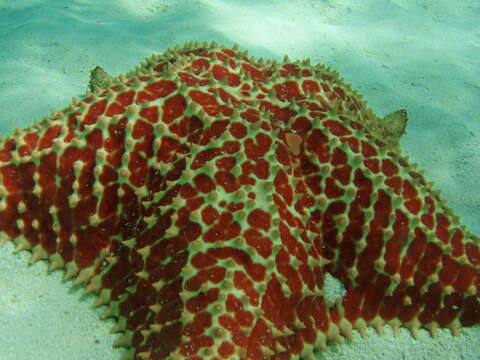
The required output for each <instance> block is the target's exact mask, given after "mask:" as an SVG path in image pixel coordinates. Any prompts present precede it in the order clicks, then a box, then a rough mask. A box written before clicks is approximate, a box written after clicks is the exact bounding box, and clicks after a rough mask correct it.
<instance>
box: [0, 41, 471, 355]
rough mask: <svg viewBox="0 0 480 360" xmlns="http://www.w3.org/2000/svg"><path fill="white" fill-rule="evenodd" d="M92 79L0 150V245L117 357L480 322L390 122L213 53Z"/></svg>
mask: <svg viewBox="0 0 480 360" xmlns="http://www.w3.org/2000/svg"><path fill="white" fill-rule="evenodd" d="M96 74H97V75H98V76H99V77H101V81H100V82H98V84H99V85H100V86H97V87H95V88H94V89H93V92H90V93H88V94H87V95H86V96H85V97H84V98H83V99H81V100H78V99H74V100H73V102H72V104H71V105H70V106H68V107H67V108H65V109H64V110H62V111H60V112H55V111H54V112H53V114H52V116H50V117H48V118H46V119H44V120H43V121H41V122H38V123H36V124H34V125H33V126H31V127H29V128H26V129H24V130H17V131H15V133H14V134H13V135H10V136H8V137H6V138H5V139H3V140H2V141H1V142H0V180H1V181H0V232H1V235H2V237H1V238H0V244H2V243H3V242H6V241H13V242H14V243H15V244H16V246H17V249H19V250H22V249H27V250H29V251H31V252H32V260H33V261H36V260H40V259H45V260H47V261H48V262H49V264H50V268H51V269H57V268H64V269H65V270H66V278H75V282H76V283H85V284H86V290H87V291H89V292H95V293H98V301H97V304H98V305H101V304H106V305H107V306H108V310H107V311H106V313H105V316H113V317H115V318H116V319H117V325H116V327H115V329H114V331H116V332H122V333H123V335H122V337H121V338H120V339H119V341H118V344H119V345H123V346H125V347H126V348H127V349H128V350H127V355H126V358H127V359H150V360H160V359H172V360H173V359H177V360H180V359H189V360H201V359H255V360H259V359H272V360H273V359H299V358H301V359H314V353H315V352H316V351H321V350H322V349H325V348H326V346H327V342H328V341H332V340H333V341H337V342H341V341H342V339H343V337H344V336H346V337H351V336H352V330H353V329H356V330H358V331H359V332H360V333H362V334H363V333H364V332H365V328H366V327H367V326H373V327H375V328H376V329H377V330H378V331H380V330H381V328H382V327H383V326H384V325H385V324H389V325H391V326H393V327H394V328H397V327H399V326H406V327H408V328H409V329H410V330H411V331H412V332H413V333H415V332H416V330H417V329H419V328H420V327H423V328H427V329H429V330H430V331H431V332H434V331H435V329H436V328H438V327H446V328H450V329H451V330H452V331H453V332H457V330H458V329H459V328H460V327H461V326H470V325H474V324H477V323H479V322H480V303H479V298H480V276H479V265H480V250H479V240H478V238H475V237H474V236H473V235H471V234H469V233H468V232H467V231H466V230H465V229H464V227H463V226H462V225H460V223H459V220H458V218H456V217H455V216H453V215H452V213H451V211H450V210H449V209H448V208H447V207H446V206H445V204H444V203H443V202H442V201H441V200H440V199H439V196H438V195H437V193H436V192H435V191H434V190H432V187H431V184H429V183H427V182H426V181H425V180H424V177H423V175H422V174H421V173H420V172H417V171H416V170H415V167H414V166H411V165H409V163H408V161H407V159H405V158H403V157H402V156H401V155H400V151H399V146H398V139H399V137H400V135H401V134H402V133H403V131H404V127H405V124H406V115H405V113H404V112H403V111H399V112H396V113H394V114H392V115H390V116H388V117H386V118H385V119H380V118H378V117H377V116H376V115H375V114H374V113H373V112H372V111H371V110H370V109H369V108H368V107H367V105H366V102H364V101H363V100H362V99H361V96H360V95H359V94H358V93H356V92H355V91H354V90H352V88H351V87H350V86H349V85H346V84H345V83H344V82H343V80H342V79H341V78H340V77H339V75H338V74H337V73H336V72H334V71H332V70H331V69H329V68H327V67H325V66H323V65H316V66H312V65H310V63H309V61H297V62H292V61H290V60H289V59H288V58H285V60H284V62H283V63H277V62H275V61H267V62H266V63H264V62H263V60H262V59H258V60H255V59H253V58H249V57H248V56H247V55H246V53H245V52H242V51H239V50H238V48H237V47H233V48H226V47H223V46H218V45H217V44H215V43H212V44H204V45H202V44H198V43H189V44H187V45H186V46H185V47H184V48H179V47H176V48H175V49H170V50H167V51H166V52H165V53H164V54H162V55H155V56H152V57H151V58H148V59H147V60H146V61H145V62H144V63H142V64H141V66H139V67H137V68H136V69H135V70H134V71H133V72H131V73H129V74H127V75H126V76H124V75H120V76H118V77H117V78H113V79H110V78H108V76H101V75H102V74H100V73H96ZM103 75H104V74H103ZM325 273H329V274H331V275H332V276H333V277H335V278H337V279H338V280H340V281H341V282H342V283H343V284H344V286H345V288H346V294H345V296H343V298H341V299H339V301H337V302H336V303H335V304H333V305H329V304H327V303H326V301H325V296H324V289H323V282H324V275H325Z"/></svg>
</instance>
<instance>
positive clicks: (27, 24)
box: [0, 0, 480, 360]
mask: <svg viewBox="0 0 480 360" xmlns="http://www.w3.org/2000/svg"><path fill="white" fill-rule="evenodd" d="M99 3H101V4H99ZM340 3H341V4H340ZM479 22H480V5H479V3H478V1H477V0H470V1H462V2H461V4H460V5H459V4H458V2H452V1H445V0H437V1H427V0H425V1H414V0H408V1H407V0H396V1H393V0H391V1H386V0H376V1H374V0H367V1H363V0H357V1H353V0H347V1H343V2H338V1H315V0H311V1H306V0H304V1H245V0H230V1H227V0H224V1H219V0H216V1H208V0H205V1H195V0H189V1H185V0H183V1H178V0H177V1H159V0H157V1H154V0H149V1H143V2H142V5H138V1H133V0H132V1H129V0H122V1H102V2H99V1H58V0H49V1H36V0H30V1H21V0H20V1H6V0H0V109H2V111H1V112H0V133H1V134H2V135H6V134H8V133H10V132H12V131H13V129H15V128H22V127H25V126H28V125H30V124H31V123H32V122H33V121H35V120H38V119H40V118H41V117H42V116H45V115H47V114H48V111H49V110H50V109H51V108H56V109H59V108H62V107H64V106H65V105H67V104H68V103H69V102H70V101H71V98H72V96H79V95H81V94H82V93H83V92H84V91H85V88H86V85H87V82H88V77H89V72H90V70H91V69H92V68H93V67H95V66H96V65H100V66H102V67H104V68H105V69H106V70H107V71H108V72H109V73H111V74H112V75H115V74H118V73H121V72H126V71H128V70H130V69H132V68H133V67H134V66H135V65H136V64H137V63H139V62H140V61H141V60H143V59H144V58H145V57H146V56H149V55H151V54H152V53H157V52H162V51H163V50H164V49H165V48H167V47H173V46H174V45H176V44H180V45H183V44H184V43H185V42H187V41H191V40H199V41H204V40H208V41H211V40H215V41H217V42H218V43H221V44H226V45H230V46H231V45H233V43H238V44H239V45H240V47H241V48H243V49H248V50H249V54H250V55H254V56H258V57H260V56H262V57H264V58H275V59H277V60H281V59H282V58H283V55H284V54H286V53H287V54H288V55H289V56H290V58H292V59H297V58H306V57H310V58H311V59H312V62H313V63H316V62H321V63H326V64H329V65H330V66H332V67H334V68H335V69H337V70H338V71H340V73H341V74H342V76H344V77H345V78H346V79H347V81H348V82H350V83H352V84H353V86H354V87H355V88H356V89H357V90H358V91H360V92H361V93H363V94H364V95H365V98H366V99H367V100H368V101H369V103H370V105H371V107H372V108H373V109H374V110H375V111H376V112H377V114H378V115H385V114H387V113H389V112H391V111H393V110H396V109H398V108H406V109H407V110H408V112H409V117H410V120H409V123H408V128H407V134H406V135H405V136H404V137H403V139H402V150H403V152H404V153H405V154H408V155H409V156H410V157H411V159H412V160H413V161H414V162H418V163H419V164H420V168H423V169H424V170H425V171H426V175H427V178H428V179H429V180H431V181H435V182H436V184H437V189H441V190H442V197H443V198H445V199H447V200H448V204H449V206H450V207H452V208H453V209H454V210H455V212H456V213H457V214H458V215H459V216H461V218H462V219H463V222H464V223H465V224H466V225H467V226H468V228H469V229H470V230H471V231H472V232H473V233H476V234H480V221H479V220H478V219H480V192H479V191H478V174H480V115H479V114H480V62H479V59H480V27H479V25H478V23H479ZM27 258H28V257H27V254H21V255H20V256H18V255H14V254H12V249H11V247H9V246H5V247H4V248H3V249H2V250H1V252H0V346H2V348H3V349H7V351H5V353H1V352H0V360H13V359H21V360H24V359H25V360H38V359H46V358H48V359H49V360H60V359H69V360H83V359H99V360H103V359H112V360H113V359H119V354H120V353H121V352H120V351H118V350H112V349H111V344H112V343H113V341H114V340H115V336H112V335H108V334H107V332H108V330H109V329H110V328H111V324H109V323H108V322H101V321H100V320H98V318H97V314H96V313H95V312H94V311H93V310H91V302H92V299H89V298H88V297H85V296H83V295H82V291H81V290H79V289H73V290H72V286H71V283H62V282H61V273H55V274H53V275H49V276H47V275H46V274H45V265H44V264H41V263H38V264H35V265H33V266H27V262H28V261H27V260H26V259H27ZM469 330H470V331H464V334H462V336H461V337H458V338H455V339H453V340H452V339H451V337H450V335H449V334H448V333H447V332H445V333H442V334H440V336H439V339H431V338H430V336H429V335H428V334H427V333H422V335H421V340H422V341H416V340H413V339H412V337H411V336H410V335H409V333H407V332H405V333H401V334H400V336H399V337H396V338H395V337H393V336H391V334H390V332H389V330H386V332H387V334H386V336H384V337H379V336H376V335H372V336H370V337H369V338H368V339H367V340H365V341H364V340H361V339H360V338H359V337H358V336H357V337H356V340H355V341H354V343H353V344H347V345H344V346H334V347H332V351H331V352H329V353H326V354H324V355H322V356H323V358H324V359H329V360H330V359H351V358H356V359H371V358H372V356H373V355H372V354H374V355H375V356H377V357H376V358H378V359H394V360H395V359H413V360H416V359H431V360H436V359H462V358H463V359H480V356H479V355H477V354H478V353H480V332H479V331H478V329H477V330H476V331H475V330H474V329H469ZM5 344H6V345H5ZM445 356H447V357H445ZM462 356H463V357H462Z"/></svg>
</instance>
